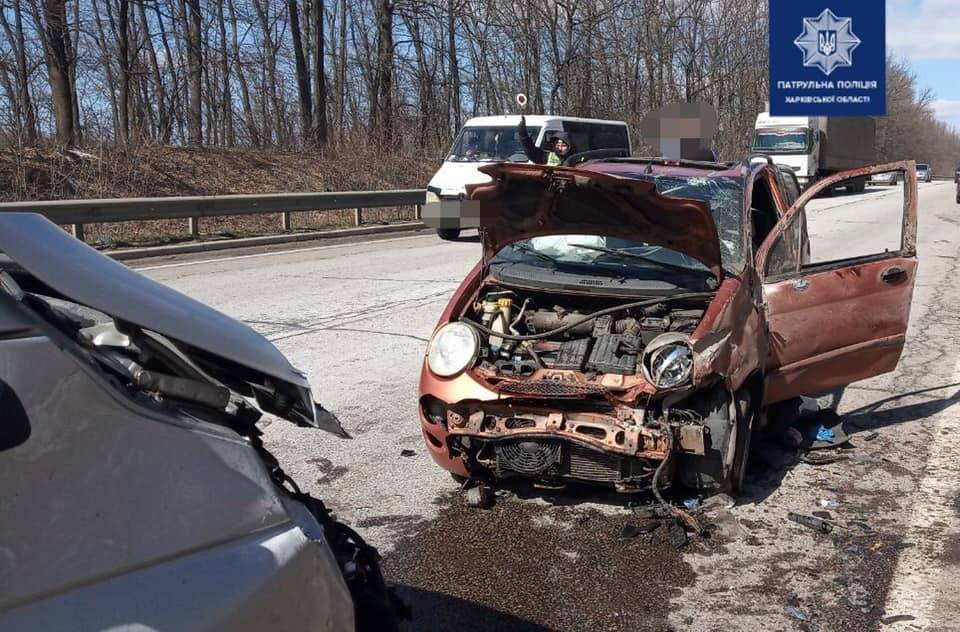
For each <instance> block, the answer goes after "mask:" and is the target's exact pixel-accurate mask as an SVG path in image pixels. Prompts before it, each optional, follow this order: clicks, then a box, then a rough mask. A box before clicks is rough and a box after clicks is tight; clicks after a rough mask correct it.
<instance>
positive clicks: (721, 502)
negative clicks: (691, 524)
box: [701, 494, 737, 512]
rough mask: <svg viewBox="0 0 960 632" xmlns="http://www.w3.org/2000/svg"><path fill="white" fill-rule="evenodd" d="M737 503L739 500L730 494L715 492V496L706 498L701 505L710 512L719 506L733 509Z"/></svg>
mask: <svg viewBox="0 0 960 632" xmlns="http://www.w3.org/2000/svg"><path fill="white" fill-rule="evenodd" d="M736 504H737V501H735V500H734V499H733V498H731V497H730V496H729V495H728V494H714V495H713V496H710V497H709V498H707V499H706V500H704V501H703V504H702V505H701V507H702V509H703V510H704V511H705V512H710V511H712V510H714V509H717V508H719V509H733V507H734V505H736Z"/></svg>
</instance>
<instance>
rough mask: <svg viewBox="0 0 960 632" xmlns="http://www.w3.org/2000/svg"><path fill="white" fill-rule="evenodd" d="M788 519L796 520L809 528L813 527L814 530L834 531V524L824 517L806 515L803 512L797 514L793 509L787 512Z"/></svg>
mask: <svg viewBox="0 0 960 632" xmlns="http://www.w3.org/2000/svg"><path fill="white" fill-rule="evenodd" d="M787 519H788V520H792V521H793V522H796V523H797V524H799V525H801V526H804V527H807V528H808V529H813V530H814V531H819V532H820V533H830V532H831V531H833V525H832V524H830V523H829V522H827V521H826V520H824V519H823V518H817V517H815V516H804V515H802V514H796V513H793V512H792V511H791V512H790V513H788V514H787Z"/></svg>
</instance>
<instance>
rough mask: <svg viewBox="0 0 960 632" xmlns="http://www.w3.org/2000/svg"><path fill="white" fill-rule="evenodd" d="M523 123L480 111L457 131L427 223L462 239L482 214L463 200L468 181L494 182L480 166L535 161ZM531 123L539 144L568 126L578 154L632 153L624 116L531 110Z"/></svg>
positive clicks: (434, 182) (432, 191) (431, 188)
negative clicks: (523, 137) (612, 117)
mask: <svg viewBox="0 0 960 632" xmlns="http://www.w3.org/2000/svg"><path fill="white" fill-rule="evenodd" d="M519 123H520V115H518V114H517V115H503V116H480V117H475V118H472V119H470V120H468V121H467V122H466V123H465V124H464V126H463V129H461V130H460V133H459V134H457V138H456V140H454V142H453V146H452V147H451V148H450V151H449V152H447V154H446V155H445V156H444V158H443V162H442V164H441V165H440V169H439V170H438V171H437V172H436V174H434V176H433V178H432V179H431V180H430V183H429V184H428V185H427V199H426V202H427V204H426V206H424V209H423V222H424V223H425V224H426V225H427V226H430V227H431V228H435V229H436V230H437V234H438V235H440V237H441V238H443V239H456V238H457V236H458V235H459V234H460V230H461V229H463V228H476V227H477V222H476V221H475V220H476V219H477V218H475V217H471V213H470V212H469V210H468V209H467V208H465V205H463V204H462V203H461V202H462V201H463V200H465V199H466V197H467V186H468V185H472V184H482V183H484V182H489V181H490V177H489V176H487V175H486V174H483V173H481V172H480V170H479V168H480V167H482V166H484V165H489V164H491V163H494V162H529V160H528V159H527V155H526V154H525V153H524V152H523V146H522V145H521V144H520V137H519V135H518V133H517V125H518V124H519ZM526 123H527V133H529V134H530V137H531V138H532V139H533V141H534V143H536V145H537V146H538V147H545V146H546V144H547V142H548V141H549V139H550V137H551V136H552V135H553V134H554V133H555V132H560V131H563V132H566V133H567V134H569V135H570V138H571V140H572V143H573V147H574V151H576V152H578V154H582V153H584V152H597V151H598V150H611V151H619V152H621V154H622V155H624V156H629V155H630V151H631V147H630V132H629V129H628V127H627V124H626V123H625V122H623V121H613V120H603V119H588V118H576V117H570V116H545V115H530V116H527V117H526ZM588 156H589V154H588Z"/></svg>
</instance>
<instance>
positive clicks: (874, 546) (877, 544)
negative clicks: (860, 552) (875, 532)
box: [870, 540, 883, 553]
mask: <svg viewBox="0 0 960 632" xmlns="http://www.w3.org/2000/svg"><path fill="white" fill-rule="evenodd" d="M882 548H883V542H880V541H879V540H878V541H876V542H874V543H873V544H871V545H870V550H871V551H873V552H874V553H876V552H877V551H879V550H880V549H882Z"/></svg>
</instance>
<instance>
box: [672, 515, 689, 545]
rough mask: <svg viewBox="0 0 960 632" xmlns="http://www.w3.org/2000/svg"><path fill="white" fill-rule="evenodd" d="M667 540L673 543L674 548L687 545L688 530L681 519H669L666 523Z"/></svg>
mask: <svg viewBox="0 0 960 632" xmlns="http://www.w3.org/2000/svg"><path fill="white" fill-rule="evenodd" d="M666 529H667V540H669V541H670V544H672V545H673V548H675V549H679V548H682V547H684V546H686V545H687V542H689V540H688V539H687V532H686V530H684V528H683V525H682V524H680V521H679V520H676V519H674V520H668V521H667V523H666Z"/></svg>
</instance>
